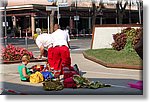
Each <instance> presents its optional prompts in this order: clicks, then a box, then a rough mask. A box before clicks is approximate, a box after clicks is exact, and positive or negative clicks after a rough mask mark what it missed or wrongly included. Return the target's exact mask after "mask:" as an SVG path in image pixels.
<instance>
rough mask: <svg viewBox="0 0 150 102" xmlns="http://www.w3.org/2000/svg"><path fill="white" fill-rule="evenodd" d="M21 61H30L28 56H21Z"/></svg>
mask: <svg viewBox="0 0 150 102" xmlns="http://www.w3.org/2000/svg"><path fill="white" fill-rule="evenodd" d="M21 60H22V61H23V60H24V61H28V62H29V61H30V56H29V55H23V56H22V59H21Z"/></svg>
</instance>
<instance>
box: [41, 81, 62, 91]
mask: <svg viewBox="0 0 150 102" xmlns="http://www.w3.org/2000/svg"><path fill="white" fill-rule="evenodd" d="M63 88H64V86H63V84H62V83H61V82H60V81H59V80H46V81H44V82H43V89H44V90H46V91H58V90H62V89H63Z"/></svg>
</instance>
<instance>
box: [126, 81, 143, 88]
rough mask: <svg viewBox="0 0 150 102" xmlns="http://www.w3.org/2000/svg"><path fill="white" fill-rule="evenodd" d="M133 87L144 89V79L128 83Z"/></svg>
mask: <svg viewBox="0 0 150 102" xmlns="http://www.w3.org/2000/svg"><path fill="white" fill-rule="evenodd" d="M128 85H129V86H130V87H131V88H136V89H139V90H143V81H137V82H136V83H128Z"/></svg>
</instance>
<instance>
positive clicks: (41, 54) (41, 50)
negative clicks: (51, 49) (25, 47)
mask: <svg viewBox="0 0 150 102" xmlns="http://www.w3.org/2000/svg"><path fill="white" fill-rule="evenodd" d="M43 54H44V47H43V46H41V47H40V55H39V56H38V59H41V58H42V56H43Z"/></svg>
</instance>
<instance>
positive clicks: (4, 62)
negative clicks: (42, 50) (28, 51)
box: [1, 58, 47, 64]
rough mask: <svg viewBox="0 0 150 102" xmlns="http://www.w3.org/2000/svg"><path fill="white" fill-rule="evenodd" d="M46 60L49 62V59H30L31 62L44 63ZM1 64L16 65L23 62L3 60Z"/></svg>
mask: <svg viewBox="0 0 150 102" xmlns="http://www.w3.org/2000/svg"><path fill="white" fill-rule="evenodd" d="M46 60H47V58H43V59H37V58H34V59H30V62H44V61H46ZM1 63H2V64H15V63H21V60H15V61H4V60H2V62H1Z"/></svg>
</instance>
